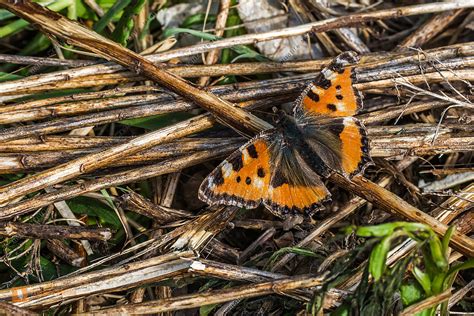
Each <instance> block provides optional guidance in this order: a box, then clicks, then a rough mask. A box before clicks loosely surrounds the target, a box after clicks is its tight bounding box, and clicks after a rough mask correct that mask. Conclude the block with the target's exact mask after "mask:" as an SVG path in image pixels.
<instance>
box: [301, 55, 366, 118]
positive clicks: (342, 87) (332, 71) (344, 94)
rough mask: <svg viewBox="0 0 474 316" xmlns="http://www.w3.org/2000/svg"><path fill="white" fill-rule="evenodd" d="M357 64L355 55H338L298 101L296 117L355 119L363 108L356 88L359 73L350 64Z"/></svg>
mask: <svg viewBox="0 0 474 316" xmlns="http://www.w3.org/2000/svg"><path fill="white" fill-rule="evenodd" d="M355 62H357V57H356V55H355V54H354V53H352V52H345V53H342V54H340V55H339V56H337V57H336V58H335V59H334V60H333V61H332V62H331V64H330V65H329V66H328V67H326V68H324V69H323V70H322V71H321V72H320V73H319V75H318V76H317V77H316V79H315V80H314V81H313V82H312V83H310V84H309V85H308V86H307V87H306V89H305V90H304V91H303V93H302V94H301V96H300V97H299V98H298V99H297V101H296V105H295V108H294V113H295V116H297V117H298V116H301V115H305V113H310V114H313V115H324V116H330V117H345V116H353V115H355V114H356V112H357V111H358V110H359V108H361V107H362V97H361V94H360V92H359V91H358V90H357V89H356V88H355V87H354V86H353V81H354V79H355V73H354V68H353V67H347V65H349V64H353V63H355Z"/></svg>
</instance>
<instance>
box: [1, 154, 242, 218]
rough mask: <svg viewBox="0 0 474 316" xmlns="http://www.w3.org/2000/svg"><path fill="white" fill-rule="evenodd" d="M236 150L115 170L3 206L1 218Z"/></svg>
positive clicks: (177, 168)
mask: <svg viewBox="0 0 474 316" xmlns="http://www.w3.org/2000/svg"><path fill="white" fill-rule="evenodd" d="M234 149H235V147H234V146H224V147H223V148H221V149H215V150H213V151H210V152H198V153H195V154H192V155H189V156H185V157H181V158H175V159H172V160H165V161H163V162H160V163H157V164H153V165H150V166H146V167H139V168H134V169H131V170H127V171H123V172H119V173H113V174H110V175H106V176H103V177H102V178H100V179H97V180H90V181H87V182H84V183H81V184H76V185H72V186H68V187H64V188H61V189H59V190H57V191H53V192H50V193H46V194H41V195H36V196H35V197H34V198H31V199H27V200H24V201H21V202H17V203H12V204H9V205H7V206H3V207H0V219H6V218H10V217H12V216H16V215H20V214H24V213H26V212H29V211H33V210H35V209H37V208H39V207H43V206H46V205H49V204H51V203H54V202H57V201H62V200H66V199H70V198H72V197H75V196H79V195H82V194H84V193H87V192H94V191H98V190H101V189H104V188H110V187H114V186H118V185H122V184H125V183H130V182H134V181H139V180H142V179H149V178H151V177H156V176H158V175H162V174H166V173H170V172H176V171H178V170H181V169H183V168H186V167H189V166H192V165H195V164H198V163H202V162H203V161H206V160H209V159H212V158H215V157H217V156H220V155H225V154H228V153H230V151H231V150H234Z"/></svg>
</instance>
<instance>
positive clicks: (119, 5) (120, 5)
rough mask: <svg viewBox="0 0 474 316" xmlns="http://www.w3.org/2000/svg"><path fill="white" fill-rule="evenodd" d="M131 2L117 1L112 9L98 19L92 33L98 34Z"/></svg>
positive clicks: (128, 0)
mask: <svg viewBox="0 0 474 316" xmlns="http://www.w3.org/2000/svg"><path fill="white" fill-rule="evenodd" d="M130 1H132V0H117V1H116V2H115V3H114V5H113V6H112V7H110V9H109V10H107V12H106V13H105V14H104V15H103V16H102V17H101V18H100V20H99V21H98V22H97V23H96V24H95V25H94V31H96V32H97V33H100V32H102V31H103V30H104V28H105V27H106V26H107V24H109V22H110V21H112V19H113V18H114V17H115V16H116V15H117V14H118V13H119V12H121V11H122V10H123V9H125V8H126V7H127V6H128V5H129V4H130Z"/></svg>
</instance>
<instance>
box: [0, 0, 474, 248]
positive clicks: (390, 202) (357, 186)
mask: <svg viewBox="0 0 474 316" xmlns="http://www.w3.org/2000/svg"><path fill="white" fill-rule="evenodd" d="M0 5H1V6H2V7H5V8H7V9H8V10H11V11H13V12H15V13H16V14H18V15H20V16H21V17H23V18H25V19H27V20H29V21H30V22H34V23H35V24H37V25H39V26H41V28H42V29H43V30H45V31H46V32H48V33H51V34H54V35H57V36H61V37H64V38H66V39H67V40H68V41H69V42H71V43H73V44H76V45H78V46H80V47H84V48H86V49H89V50H91V51H93V52H96V53H98V54H101V55H102V56H104V57H106V58H110V59H112V60H115V61H116V62H118V63H120V64H122V65H124V66H126V67H128V68H130V69H131V70H134V71H136V72H138V73H142V74H144V75H146V76H148V77H149V78H151V79H154V80H156V81H157V82H159V83H161V84H163V85H164V86H165V87H167V88H169V89H171V90H172V91H176V92H177V93H179V94H185V95H186V96H187V97H188V98H189V99H190V100H192V101H194V102H196V103H197V104H199V105H200V106H202V107H203V108H205V109H207V110H209V111H210V112H212V113H213V114H215V115H216V116H217V117H219V119H221V120H224V121H225V122H226V123H227V124H229V125H231V126H233V127H234V128H240V129H244V130H247V131H253V132H257V131H262V130H265V129H268V128H271V125H270V124H268V123H267V122H265V121H263V120H261V119H259V118H256V117H254V116H253V115H250V114H249V113H247V112H246V111H244V110H241V109H238V108H236V107H234V106H232V104H230V103H227V102H223V101H222V100H220V99H218V98H216V97H215V96H214V95H212V94H210V93H207V92H204V93H203V92H202V91H200V90H199V89H196V88H194V87H192V86H190V85H188V84H187V83H186V82H184V81H183V80H182V79H179V78H177V77H175V76H173V75H171V74H170V73H168V72H166V71H163V70H161V69H159V68H158V67H156V66H155V65H153V64H152V63H151V62H150V61H149V60H147V59H145V58H143V57H141V56H139V55H137V54H135V53H133V52H131V51H128V50H126V49H124V48H122V47H121V46H119V45H117V44H116V43H114V42H111V41H108V40H106V39H104V38H102V37H100V36H98V35H97V34H95V33H91V32H90V31H89V30H87V29H85V28H83V27H81V26H78V25H75V24H73V23H71V22H70V21H68V20H67V19H66V18H64V17H63V16H61V15H59V14H56V13H53V12H50V11H48V10H46V9H44V8H42V7H41V6H39V5H35V4H33V3H30V2H19V3H18V2H17V3H16V4H15V5H12V4H11V3H8V2H7V1H6V0H2V1H0ZM470 6H474V3H470V2H465V1H463V2H458V1H455V2H450V3H436V4H428V5H419V6H416V9H414V8H415V6H414V7H405V8H396V9H390V10H385V12H382V13H381V12H380V11H379V12H378V13H373V12H372V13H371V14H370V16H368V15H367V14H366V15H364V14H359V15H352V16H349V17H344V20H345V21H344V22H343V23H344V26H348V25H355V24H360V23H362V22H366V21H371V20H374V19H375V20H377V19H380V18H382V17H387V13H390V17H393V16H403V15H411V14H420V13H433V12H441V11H445V10H453V9H459V8H464V7H470ZM440 8H441V10H440ZM342 21H343V19H333V20H332V21H329V22H327V21H326V23H325V26H330V27H341V22H342ZM311 27H312V28H313V29H314V30H315V31H321V28H322V27H321V25H311ZM298 28H301V27H295V28H294V29H298ZM71 30H74V32H71ZM287 30H288V29H287ZM274 34H275V35H276V34H277V33H276V32H274ZM235 39H237V38H233V40H235ZM194 53H196V52H194ZM154 136H156V135H154ZM160 136H165V135H160ZM181 136H184V135H181ZM136 139H140V141H145V142H147V143H148V142H149V141H151V140H150V139H147V138H146V137H138V138H136ZM169 140H170V139H168V141H169ZM139 144H143V142H139ZM134 145H135V144H134ZM136 145H138V144H136ZM132 146H133V145H132ZM118 147H121V146H117V147H116V148H118ZM135 147H137V146H135ZM132 148H133V147H132ZM120 149H122V150H126V149H128V151H130V152H129V154H130V153H133V150H137V151H138V149H137V148H133V149H131V148H127V146H122V148H120ZM140 149H144V148H140ZM105 152H107V151H104V153H105ZM107 154H108V155H105V157H106V159H104V160H101V162H102V163H103V162H110V161H113V159H117V157H116V155H115V156H114V155H113V152H110V151H108V152H107ZM89 157H90V156H89ZM94 158H97V159H99V158H100V157H94ZM107 160H110V161H107ZM78 162H81V163H80V164H78ZM87 162H88V161H87V159H86V160H85V161H80V159H78V160H76V161H75V163H76V165H77V164H78V165H77V167H75V168H72V169H67V168H66V169H65V170H62V171H63V176H62V177H61V178H60V179H58V178H57V177H56V178H53V177H52V174H51V175H50V176H49V177H48V176H46V177H44V176H42V177H43V178H44V179H43V180H46V183H42V184H38V183H31V182H28V180H26V181H25V180H20V181H17V182H14V183H13V184H10V185H8V186H6V187H5V186H4V187H3V188H1V189H0V203H5V202H7V201H8V200H9V199H12V198H15V197H18V196H21V195H23V194H26V193H29V192H34V191H35V190H38V189H39V188H41V187H44V186H46V185H48V183H49V184H52V183H58V182H60V181H64V180H67V179H69V178H71V177H73V176H75V175H77V174H78V173H80V171H82V172H84V171H91V170H94V168H96V164H93V165H91V164H90V163H89V165H85V164H86V163H87ZM76 168H78V169H76ZM75 169H76V170H75ZM45 174H46V175H48V172H45ZM31 178H35V176H33V177H31ZM31 178H30V179H31ZM331 179H332V180H333V181H335V182H336V183H338V184H339V185H341V184H342V186H348V187H349V188H350V189H351V190H353V191H355V192H357V193H358V194H362V195H363V196H365V197H366V198H367V199H368V200H369V201H371V202H377V203H378V205H379V206H381V207H382V208H383V209H386V210H393V211H396V212H398V213H399V214H401V215H403V216H404V217H408V218H410V219H412V220H418V221H422V222H424V223H427V224H429V225H430V226H432V228H433V229H434V230H435V231H436V232H437V233H438V234H441V235H443V234H444V233H445V232H446V230H447V227H446V226H445V225H442V224H441V223H439V222H438V221H436V220H435V219H433V218H431V217H429V216H428V215H426V214H424V213H423V212H421V211H420V210H418V209H416V208H414V207H413V206H411V205H409V204H408V203H406V202H405V201H403V200H402V199H400V198H399V197H397V196H395V195H394V194H392V193H391V192H389V191H387V190H384V189H383V188H380V187H378V186H377V185H375V184H373V183H372V182H370V181H369V180H367V179H363V178H362V177H355V178H354V179H353V181H349V180H348V179H346V178H344V177H342V176H339V175H334V176H332V177H331ZM34 180H35V181H38V179H34ZM25 183H26V184H28V185H25ZM374 197H375V198H374ZM385 199H387V200H385ZM452 242H453V244H454V245H453V246H454V247H455V248H457V250H459V251H460V252H462V253H465V254H468V255H473V254H474V245H473V242H472V240H470V239H469V238H467V237H466V236H463V235H461V234H458V233H454V234H453V238H452Z"/></svg>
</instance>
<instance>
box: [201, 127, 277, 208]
mask: <svg viewBox="0 0 474 316" xmlns="http://www.w3.org/2000/svg"><path fill="white" fill-rule="evenodd" d="M269 134H271V133H266V134H262V135H260V136H258V137H256V138H254V139H252V140H250V141H249V142H248V143H247V144H245V145H244V146H242V147H241V148H239V149H238V150H236V151H235V152H234V153H232V154H231V155H230V156H229V157H228V158H227V159H226V160H224V161H223V162H222V163H221V164H220V165H219V166H217V168H216V169H214V171H213V172H212V173H211V174H210V175H209V176H208V177H207V178H206V179H205V180H204V182H203V183H202V184H201V187H200V188H199V198H200V199H201V200H203V201H205V202H207V203H209V204H225V205H235V206H240V207H246V208H255V207H257V206H258V205H259V204H260V203H261V201H262V199H263V198H264V197H266V196H267V191H268V186H269V182H270V175H271V171H270V170H271V166H270V152H269V146H270V143H269V142H270V139H269V138H268V135H269Z"/></svg>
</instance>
